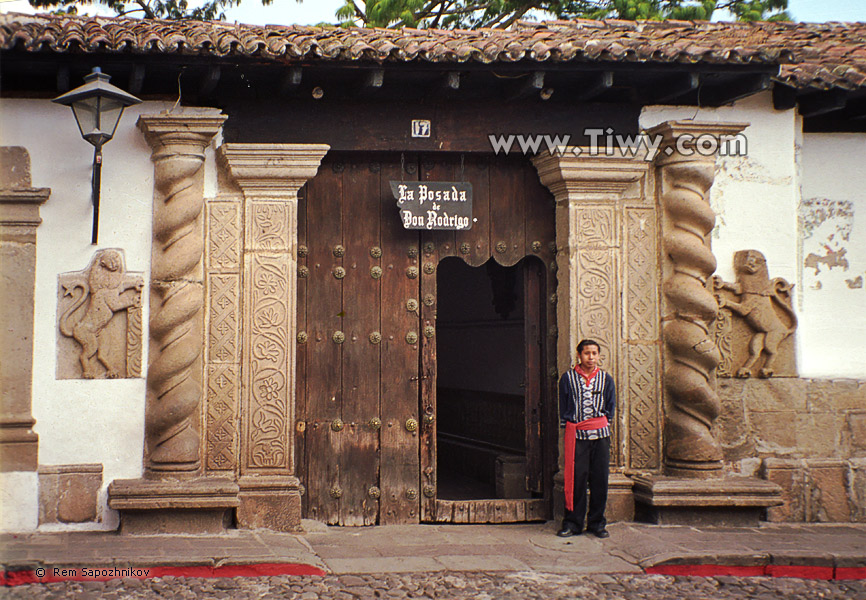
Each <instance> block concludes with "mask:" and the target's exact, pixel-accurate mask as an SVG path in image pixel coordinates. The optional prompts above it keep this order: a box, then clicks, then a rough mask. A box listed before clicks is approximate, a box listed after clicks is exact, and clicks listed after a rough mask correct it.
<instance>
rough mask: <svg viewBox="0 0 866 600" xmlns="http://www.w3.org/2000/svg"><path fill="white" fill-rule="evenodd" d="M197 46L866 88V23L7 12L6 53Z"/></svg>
mask: <svg viewBox="0 0 866 600" xmlns="http://www.w3.org/2000/svg"><path fill="white" fill-rule="evenodd" d="M12 48H21V49H23V50H24V51H27V52H38V51H49V52H58V53H67V52H72V51H76V52H84V53H97V52H120V51H131V52H136V53H139V54H171V53H194V54H200V55H216V56H225V55H235V56H250V57H253V56H255V57H259V58H266V59H274V60H275V59H281V60H286V59H288V60H299V59H307V60H328V61H356V60H372V61H378V62H383V61H397V62H406V61H413V60H420V61H425V62H442V63H447V62H472V61H474V62H480V63H484V64H489V63H496V62H516V61H521V60H534V61H538V62H569V61H575V60H581V61H594V60H611V61H621V62H629V61H642V62H660V63H674V62H680V63H720V64H740V63H749V62H751V63H758V64H782V65H785V66H786V67H787V68H785V69H783V70H782V72H781V73H780V75H779V79H780V80H782V81H785V82H795V83H796V85H799V86H814V87H818V88H821V89H825V88H826V87H828V86H831V87H832V86H838V87H844V88H853V87H864V78H866V75H864V74H866V23H709V22H706V21H623V20H615V19H608V20H605V21H592V20H587V19H577V20H573V21H547V22H542V23H536V22H529V21H519V22H518V23H516V24H515V25H514V26H513V27H512V28H510V29H508V30H499V29H479V30H474V31H460V30H456V31H452V30H448V31H443V30H419V29H410V28H405V29H402V30H400V31H394V30H385V29H358V28H348V29H346V28H342V27H306V26H294V27H289V26H282V25H266V26H249V25H235V24H227V23H223V22H218V21H211V22H197V21H164V20H139V19H129V18H105V17H78V16H69V15H35V16H34V15H20V14H14V13H7V14H3V15H0V50H10V49H12Z"/></svg>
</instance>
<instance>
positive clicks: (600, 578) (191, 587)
mask: <svg viewBox="0 0 866 600" xmlns="http://www.w3.org/2000/svg"><path fill="white" fill-rule="evenodd" d="M0 596H4V597H5V598H9V599H16V598H28V599H30V598H36V599H45V600H48V599H54V598H56V599H60V598H63V599H66V598H69V599H85V598H87V599H89V598H109V599H111V598H117V599H121V598H123V599H126V598H130V599H132V598H231V599H235V598H238V599H246V598H249V599H257V600H258V599H267V598H299V599H301V600H318V599H321V600H330V599H334V600H352V599H353V598H359V599H367V598H384V599H390V598H393V599H402V598H427V599H434V598H441V599H444V600H462V599H467V600H469V599H471V600H493V599H500V598H501V599H513V600H525V599H532V598H539V599H542V598H543V599H547V598H580V599H581V600H587V599H598V600H602V599H611V600H612V599H615V598H616V599H620V598H628V599H629V600H633V599H638V598H646V599H649V600H661V599H663V598H664V599H667V598H670V599H676V600H698V599H707V600H715V599H727V598H737V599H743V598H749V599H753V598H758V599H763V598H767V599H769V598H786V599H800V598H802V599H804V600H807V599H808V600H826V599H834V598H839V599H845V600H858V599H866V581H863V580H851V581H821V580H807V579H790V578H784V577H672V576H667V575H633V574H627V575H626V574H621V575H604V574H594V575H585V576H574V575H559V574H549V573H539V572H497V573H490V572H486V573H485V572H438V573H430V574H425V573H413V574H373V575H362V576H356V575H342V576H327V577H238V578H234V579H186V578H183V577H164V578H157V579H151V580H137V579H115V580H112V581H109V582H104V583H103V582H65V583H51V584H34V585H23V586H19V587H15V588H7V589H5V590H4V591H3V592H2V594H0Z"/></svg>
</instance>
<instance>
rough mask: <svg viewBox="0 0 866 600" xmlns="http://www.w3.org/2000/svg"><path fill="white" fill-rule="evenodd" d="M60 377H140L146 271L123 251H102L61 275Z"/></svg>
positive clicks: (58, 371) (58, 346) (59, 288)
mask: <svg viewBox="0 0 866 600" xmlns="http://www.w3.org/2000/svg"><path fill="white" fill-rule="evenodd" d="M58 283H59V285H58V310H57V313H58V315H59V318H58V329H59V335H58V344H57V378H58V379H106V378H108V379H114V378H127V377H139V376H141V350H142V341H141V289H142V287H143V285H144V278H143V277H142V275H141V274H135V273H127V272H126V271H125V269H124V264H123V252H122V251H121V250H117V249H107V250H99V251H98V252H96V254H94V256H93V259H92V260H91V261H90V266H89V267H87V269H85V270H83V271H76V272H72V273H62V274H61V275H60V276H59V277H58Z"/></svg>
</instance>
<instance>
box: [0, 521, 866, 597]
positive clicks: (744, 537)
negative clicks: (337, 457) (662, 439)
mask: <svg viewBox="0 0 866 600" xmlns="http://www.w3.org/2000/svg"><path fill="white" fill-rule="evenodd" d="M304 525H305V527H306V532H305V533H304V534H300V535H293V534H281V533H274V532H270V531H266V530H255V531H241V530H236V531H231V532H229V533H227V534H224V535H220V536H189V535H155V536H139V535H119V534H116V533H112V532H64V533H32V534H18V535H14V534H3V535H2V536H0V565H2V567H3V572H4V573H5V578H6V581H7V582H13V583H14V578H15V576H16V574H19V575H21V576H23V575H25V574H26V573H28V572H36V571H37V570H40V569H45V571H42V572H43V573H45V572H46V571H47V572H48V573H51V572H52V571H53V570H54V569H57V568H61V567H66V568H72V569H77V572H78V573H81V572H83V570H84V569H108V568H148V569H151V574H150V575H149V576H150V577H155V576H164V575H172V574H174V575H184V576H187V577H196V576H204V577H213V576H223V577H232V576H238V575H303V574H307V575H310V574H324V573H330V574H334V575H346V574H372V573H376V574H382V573H419V574H420V573H435V572H468V571H473V572H482V571H483V572H496V571H508V572H536V573H550V574H569V575H585V574H600V573H635V574H636V573H642V572H648V573H662V574H665V573H667V574H673V575H676V574H683V573H689V574H701V572H700V568H705V569H706V568H707V567H708V566H710V567H713V568H712V569H710V571H707V572H706V574H719V573H721V574H724V573H725V569H724V568H722V569H721V570H720V568H719V566H723V567H727V568H729V570H730V572H731V573H732V574H738V575H792V574H793V575H795V576H800V577H803V576H805V577H815V578H819V579H833V578H860V579H863V578H866V524H769V523H767V524H763V525H762V526H760V527H757V528H695V527H680V526H658V525H647V524H640V523H615V524H613V525H611V526H609V530H610V532H611V537H610V538H608V539H606V540H599V539H597V538H595V537H593V536H588V535H581V536H575V537H571V538H564V539H563V538H558V537H556V536H555V535H554V533H555V530H556V523H553V522H548V523H532V524H515V525H401V526H381V527H369V528H339V527H326V526H324V525H321V524H319V523H316V522H312V521H305V522H304ZM696 565H697V566H702V567H696ZM683 569H685V570H683ZM678 570H679V571H678ZM85 579H86V578H85ZM55 580H57V581H59V580H62V577H61V578H59V579H55Z"/></svg>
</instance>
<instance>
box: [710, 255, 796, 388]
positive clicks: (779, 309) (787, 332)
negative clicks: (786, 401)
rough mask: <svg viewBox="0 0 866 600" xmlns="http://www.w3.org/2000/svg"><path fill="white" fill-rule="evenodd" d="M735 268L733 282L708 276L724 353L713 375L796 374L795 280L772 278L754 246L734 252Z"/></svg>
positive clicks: (717, 337)
mask: <svg viewBox="0 0 866 600" xmlns="http://www.w3.org/2000/svg"><path fill="white" fill-rule="evenodd" d="M734 272H735V273H736V279H737V280H736V282H735V283H728V282H725V281H722V279H721V278H720V277H718V276H716V277H713V278H712V279H711V285H712V292H713V293H714V294H715V296H716V300H717V301H718V303H719V309H720V310H719V316H718V318H717V319H716V321H715V324H714V328H713V329H714V332H715V336H716V345H717V346H718V347H719V351H720V352H721V356H722V361H721V362H720V363H719V366H718V368H717V370H716V373H717V375H719V376H720V377H734V376H736V377H743V378H748V377H752V376H754V375H757V376H759V377H772V376H773V375H776V376H780V375H781V376H785V377H796V376H797V371H796V367H795V364H794V343H793V337H792V336H791V334H792V333H794V331H795V330H796V329H797V315H796V314H795V313H794V307H793V303H792V298H791V290H792V288H793V287H794V286H793V285H791V284H790V283H788V282H787V281H785V280H784V279H782V278H780V277H776V278H775V279H770V276H769V272H768V270H767V260H766V259H765V258H764V255H763V254H762V253H760V252H759V251H757V250H740V251H739V252H737V253H735V254H734Z"/></svg>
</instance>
